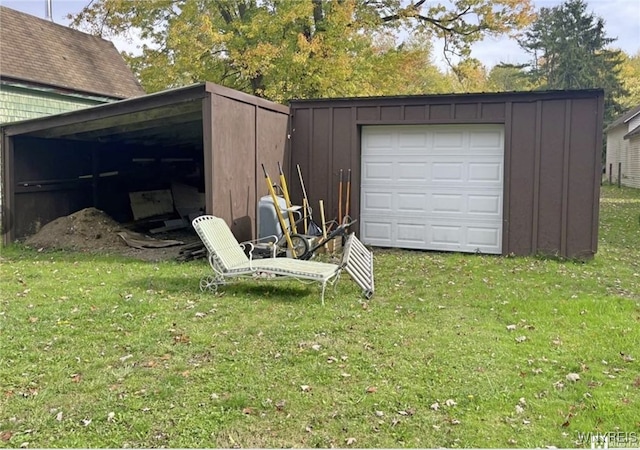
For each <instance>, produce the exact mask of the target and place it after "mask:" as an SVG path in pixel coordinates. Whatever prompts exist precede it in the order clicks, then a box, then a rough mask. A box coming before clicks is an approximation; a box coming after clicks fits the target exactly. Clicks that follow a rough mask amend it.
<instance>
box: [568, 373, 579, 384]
mask: <svg viewBox="0 0 640 450" xmlns="http://www.w3.org/2000/svg"><path fill="white" fill-rule="evenodd" d="M566 379H567V381H571V382H573V383H575V382H576V381H578V380H579V379H580V375H578V374H577V373H569V374H567V376H566Z"/></svg>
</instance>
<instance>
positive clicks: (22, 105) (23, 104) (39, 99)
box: [0, 86, 101, 123]
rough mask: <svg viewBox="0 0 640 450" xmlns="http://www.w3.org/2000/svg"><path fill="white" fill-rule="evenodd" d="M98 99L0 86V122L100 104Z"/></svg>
mask: <svg viewBox="0 0 640 450" xmlns="http://www.w3.org/2000/svg"><path fill="white" fill-rule="evenodd" d="M100 103H101V102H100V101H97V100H91V99H83V98H80V97H70V96H64V95H59V94H53V93H48V92H43V91H38V90H31V89H24V88H17V87H13V86H2V87H0V123H8V122H16V121H18V120H27V119H34V118H36V117H42V116H49V115H53V114H60V113H64V112H67V111H74V110H76V109H81V108H87V107H89V106H94V105H98V104H100Z"/></svg>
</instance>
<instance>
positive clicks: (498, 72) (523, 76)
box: [487, 63, 534, 92]
mask: <svg viewBox="0 0 640 450" xmlns="http://www.w3.org/2000/svg"><path fill="white" fill-rule="evenodd" d="M526 67H527V66H526V64H518V65H514V64H506V63H502V64H498V65H496V66H494V67H493V68H492V69H491V71H490V72H489V76H488V78H487V87H488V90H490V91H493V92H507V91H528V90H531V89H533V88H534V86H533V83H532V82H531V77H530V76H529V74H528V73H527V72H526V70H525V69H526Z"/></svg>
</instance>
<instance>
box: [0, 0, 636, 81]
mask: <svg viewBox="0 0 640 450" xmlns="http://www.w3.org/2000/svg"><path fill="white" fill-rule="evenodd" d="M138 1H140V0H138ZM89 2H90V0H52V4H53V8H52V9H53V19H54V22H56V23H59V24H62V25H67V24H68V23H69V21H68V20H67V19H66V18H65V16H66V15H67V14H70V13H71V14H75V13H77V12H79V11H80V10H81V9H82V7H83V6H85V5H87V4H88V3H89ZM533 2H534V4H535V6H536V7H538V8H540V7H553V6H556V5H559V4H560V3H562V2H563V0H533ZM0 4H1V5H3V6H7V7H9V8H13V9H16V10H18V11H23V12H26V13H29V14H33V15H34V16H38V17H42V18H44V17H45V16H46V4H47V1H46V0H0ZM587 4H588V9H589V11H591V12H594V13H595V14H596V16H599V17H602V18H603V19H604V20H605V30H606V33H607V36H609V37H612V38H617V39H618V40H617V41H616V42H615V43H614V44H613V45H614V46H615V47H619V48H621V49H622V50H624V51H625V52H626V53H627V54H629V55H634V54H636V53H637V52H638V51H639V50H640V0H587ZM114 45H115V46H116V47H117V48H118V49H119V50H121V51H122V50H126V51H133V50H135V45H134V46H132V45H131V44H127V43H125V42H124V41H122V42H120V41H118V40H114ZM439 54H440V51H439V50H438V51H437V52H436V62H437V63H438V64H442V58H441V57H440V56H438V55H439ZM472 56H473V57H475V58H477V59H479V60H480V61H482V63H483V64H485V65H486V66H487V67H489V68H491V67H493V66H494V65H496V64H498V63H500V62H506V63H511V64H518V63H523V62H526V61H528V60H529V55H527V54H526V53H524V52H523V51H522V50H521V49H520V48H519V47H518V44H517V43H516V42H515V41H513V40H510V39H507V38H503V39H499V40H496V39H486V40H485V41H484V42H481V43H479V44H476V45H475V46H474V48H473V52H472Z"/></svg>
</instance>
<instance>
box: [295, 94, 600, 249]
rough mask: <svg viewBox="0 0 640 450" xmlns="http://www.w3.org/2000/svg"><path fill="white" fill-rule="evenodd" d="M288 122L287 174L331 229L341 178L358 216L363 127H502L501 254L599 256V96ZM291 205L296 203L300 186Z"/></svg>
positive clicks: (352, 104) (381, 109) (408, 105)
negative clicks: (321, 206) (347, 181)
mask: <svg viewBox="0 0 640 450" xmlns="http://www.w3.org/2000/svg"><path fill="white" fill-rule="evenodd" d="M291 113H292V123H291V135H292V150H291V165H292V167H295V165H296V164H300V165H301V168H302V171H303V175H304V178H305V184H306V188H307V193H308V195H309V198H310V201H311V204H312V206H315V205H317V204H318V201H319V200H320V199H322V200H324V203H325V209H326V216H327V217H328V218H329V219H330V218H333V217H337V215H338V189H337V187H338V176H339V171H340V169H343V170H347V169H351V170H352V186H351V196H350V203H351V216H352V217H354V218H356V219H357V218H358V216H359V214H360V152H361V150H360V131H361V127H362V126H363V125H399V124H403V125H411V124H465V123H469V124H473V123H498V124H504V126H505V173H504V180H505V185H504V214H503V217H504V224H503V245H502V248H503V254H511V253H513V254H517V255H529V254H536V253H544V254H552V255H559V256H566V257H590V256H592V255H593V254H594V253H595V252H596V250H597V233H598V199H599V192H600V177H601V170H602V166H601V139H602V113H603V93H602V91H599V90H591V91H549V92H527V93H504V94H500V93H498V94H467V95H440V96H416V97H381V98H367V99H337V100H307V101H303V100H300V101H294V102H292V103H291ZM293 175H294V174H293V173H291V174H290V176H293ZM292 196H293V198H294V200H295V201H296V202H300V201H301V196H302V193H301V190H300V189H299V188H297V186H294V188H293V189H292ZM357 229H358V227H357V224H356V230H357Z"/></svg>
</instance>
